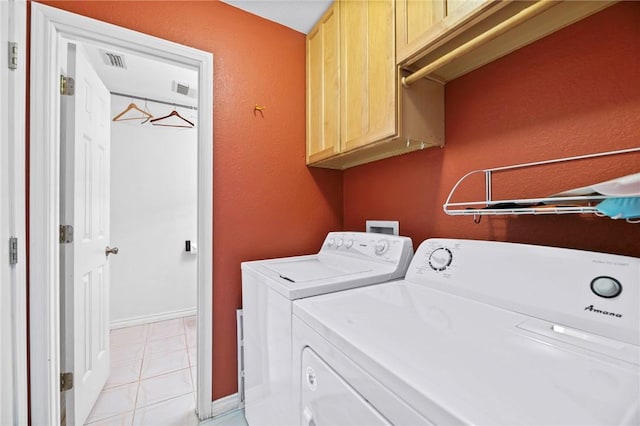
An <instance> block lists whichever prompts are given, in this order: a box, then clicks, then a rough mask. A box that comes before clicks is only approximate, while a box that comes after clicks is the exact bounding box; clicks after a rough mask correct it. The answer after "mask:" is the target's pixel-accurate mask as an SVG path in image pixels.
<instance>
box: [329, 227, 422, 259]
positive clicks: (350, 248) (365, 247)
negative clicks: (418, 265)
mask: <svg viewBox="0 0 640 426" xmlns="http://www.w3.org/2000/svg"><path fill="white" fill-rule="evenodd" d="M323 252H324V253H340V254H344V255H345V256H357V257H360V258H366V259H371V260H381V261H385V262H391V263H394V264H399V263H401V262H406V263H407V265H408V263H409V261H410V260H411V256H413V243H412V242H411V239H410V238H407V237H401V236H397V235H386V234H377V233H372V232H330V233H329V234H328V235H327V238H325V240H324V244H322V248H321V249H320V253H323Z"/></svg>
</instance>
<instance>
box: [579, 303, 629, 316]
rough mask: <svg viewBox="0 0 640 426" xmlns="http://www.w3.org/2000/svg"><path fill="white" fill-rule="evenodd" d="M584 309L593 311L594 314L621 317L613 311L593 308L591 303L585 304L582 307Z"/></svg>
mask: <svg viewBox="0 0 640 426" xmlns="http://www.w3.org/2000/svg"><path fill="white" fill-rule="evenodd" d="M584 310H585V311H591V312H595V313H596V314H602V315H611V316H612V317H616V318H622V314H617V313H615V312H607V311H601V310H600V309H596V308H594V307H593V305H589V306H587V307H586V308H584Z"/></svg>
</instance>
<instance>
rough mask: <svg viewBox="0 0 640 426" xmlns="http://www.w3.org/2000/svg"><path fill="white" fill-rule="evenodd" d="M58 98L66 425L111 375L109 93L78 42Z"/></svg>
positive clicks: (81, 416) (87, 407) (79, 418)
mask: <svg viewBox="0 0 640 426" xmlns="http://www.w3.org/2000/svg"><path fill="white" fill-rule="evenodd" d="M66 68H67V78H72V79H73V82H74V84H73V86H74V93H73V95H65V96H62V110H61V120H62V126H61V132H62V133H61V141H60V142H61V156H60V165H61V171H62V175H61V179H62V182H61V183H62V185H61V189H60V206H61V209H60V219H61V222H62V224H64V225H70V226H72V227H73V240H72V241H71V242H69V243H66V244H62V245H61V249H60V259H61V302H62V305H61V306H62V311H61V312H62V313H63V317H62V321H63V325H62V330H63V331H62V348H63V354H62V357H61V368H62V371H63V372H73V387H72V388H71V389H70V390H69V391H68V392H69V393H68V394H67V395H66V404H67V406H66V419H67V424H84V423H85V421H86V419H87V417H88V415H89V413H90V412H91V408H92V407H93V405H94V404H95V402H96V400H97V399H98V396H99V394H100V391H101V390H102V388H103V386H104V385H105V383H106V381H107V378H108V376H109V258H108V257H107V256H106V255H105V248H106V247H107V246H109V245H110V244H111V242H110V239H109V235H110V233H109V205H110V203H109V193H110V192H109V170H110V166H109V164H110V145H111V138H110V128H111V127H110V121H111V120H110V116H109V115H110V94H109V91H108V90H107V88H106V87H105V86H104V84H103V83H102V81H101V80H100V77H98V75H97V74H96V72H95V70H94V69H93V68H92V66H91V65H90V63H89V61H88V60H87V55H86V53H85V52H84V50H83V48H82V46H81V45H76V44H73V43H69V44H68V53H67V67H66Z"/></svg>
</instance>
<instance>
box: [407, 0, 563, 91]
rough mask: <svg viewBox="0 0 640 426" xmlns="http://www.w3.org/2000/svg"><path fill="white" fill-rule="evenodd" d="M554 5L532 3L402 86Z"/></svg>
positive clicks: (417, 73)
mask: <svg viewBox="0 0 640 426" xmlns="http://www.w3.org/2000/svg"><path fill="white" fill-rule="evenodd" d="M556 4H558V2H557V1H552V0H541V1H539V2H537V3H534V4H533V5H532V6H529V7H527V8H526V9H523V10H521V11H520V12H518V13H516V14H515V15H513V16H512V17H510V18H509V19H507V20H505V21H503V22H501V23H500V24H498V25H496V26H495V27H493V28H491V29H489V30H487V31H486V32H484V33H482V34H480V35H478V36H476V38H473V39H471V40H469V41H468V42H466V43H464V44H462V45H460V46H458V47H456V48H455V49H453V50H452V51H451V52H449V53H447V54H445V55H443V56H441V57H440V58H438V59H436V60H435V61H433V62H431V63H430V64H428V65H425V66H424V67H422V68H420V69H419V70H418V71H416V72H414V73H413V74H411V75H408V76H407V77H402V80H401V82H402V85H403V86H404V87H409V86H410V85H412V84H413V83H415V82H416V81H418V80H420V79H421V78H423V77H425V76H427V75H429V74H431V73H432V72H434V71H435V70H437V69H438V68H442V67H443V66H445V65H447V64H448V63H449V62H451V61H453V60H454V59H458V58H459V57H460V56H463V55H465V54H467V53H469V52H470V51H472V50H473V49H475V48H477V47H478V46H481V45H483V44H485V43H487V42H489V41H491V40H493V39H495V38H496V37H498V36H500V35H502V34H504V33H505V32H507V31H509V30H511V29H512V28H514V27H516V26H518V25H520V24H522V23H523V22H525V21H527V20H529V19H531V18H533V17H534V16H536V15H539V14H540V13H542V12H544V11H545V10H547V9H549V8H550V7H552V6H555V5H556Z"/></svg>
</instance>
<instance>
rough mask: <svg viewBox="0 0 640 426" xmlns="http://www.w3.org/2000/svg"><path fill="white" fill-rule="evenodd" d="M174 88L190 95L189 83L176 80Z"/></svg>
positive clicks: (177, 91) (182, 93)
mask: <svg viewBox="0 0 640 426" xmlns="http://www.w3.org/2000/svg"><path fill="white" fill-rule="evenodd" d="M174 90H175V91H176V93H180V94H181V95H185V96H189V85H188V84H185V83H180V82H177V81H174Z"/></svg>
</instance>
